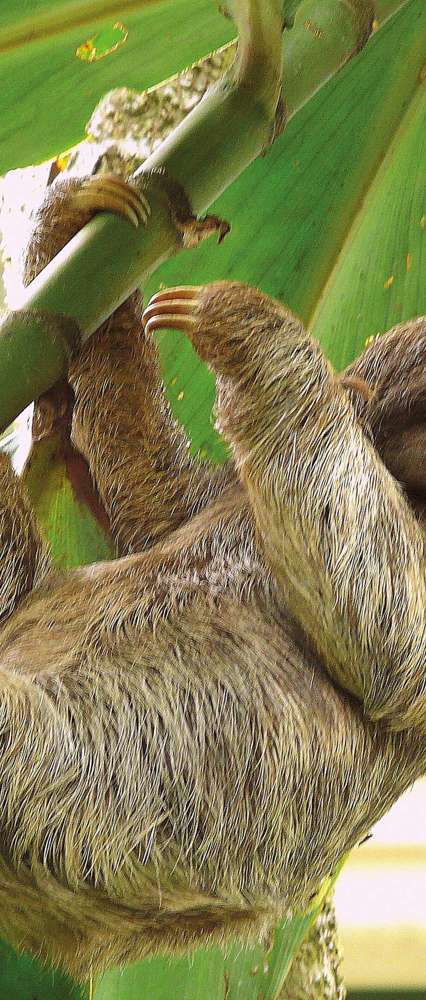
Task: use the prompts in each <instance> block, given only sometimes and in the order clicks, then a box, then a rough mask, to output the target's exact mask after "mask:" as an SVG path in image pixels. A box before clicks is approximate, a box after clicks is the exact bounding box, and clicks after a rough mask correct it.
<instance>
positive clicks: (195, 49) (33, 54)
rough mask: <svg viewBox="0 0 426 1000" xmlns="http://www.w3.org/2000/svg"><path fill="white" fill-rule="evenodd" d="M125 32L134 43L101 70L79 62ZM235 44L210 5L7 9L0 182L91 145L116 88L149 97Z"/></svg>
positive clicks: (162, 2) (1, 46) (1, 18)
mask: <svg viewBox="0 0 426 1000" xmlns="http://www.w3.org/2000/svg"><path fill="white" fill-rule="evenodd" d="M117 21H119V22H124V26H125V28H126V29H127V32H128V34H127V40H126V41H125V42H124V44H123V45H122V46H121V47H119V48H117V49H116V50H115V51H113V52H111V54H110V55H108V56H105V57H104V58H102V59H100V60H99V61H95V62H91V63H88V62H84V61H82V60H81V59H80V58H78V56H77V55H76V52H77V49H79V48H80V47H81V46H82V45H84V43H85V42H86V41H87V40H90V39H92V38H96V36H97V35H98V34H99V33H100V32H102V31H103V32H106V31H107V30H108V29H111V28H113V25H114V24H115V23H116V22H117ZM234 35H235V28H234V26H233V24H232V22H231V21H229V20H226V19H225V18H224V17H222V16H221V15H220V14H219V12H218V8H217V6H216V4H215V3H214V2H213V0H190V2H189V0H139V2H138V3H135V2H134V0H133V2H131V0H124V2H123V3H121V4H120V3H113V2H109V3H105V2H103V0H86V2H81V0H77V2H76V0H55V3H54V4H52V2H51V0H37V2H36V3H33V2H31V3H30V2H28V0H26V2H23V0H20V2H19V3H12V4H5V3H3V4H2V5H1V10H0V150H1V152H0V173H5V171H6V170H10V169H11V168H13V167H16V166H25V164H27V163H37V162H40V161H41V160H43V159H48V158H49V157H50V156H53V155H55V154H57V153H58V152H61V150H64V149H67V148H69V146H71V145H74V144H75V143H76V142H79V141H80V140H81V139H83V138H84V123H85V122H86V121H87V120H88V118H89V117H90V115H91V113H92V111H93V108H94V107H95V104H96V103H97V101H98V100H99V98H100V97H101V96H102V94H104V93H105V92H106V91H107V90H110V89H111V88H112V87H123V86H126V87H135V88H136V89H137V90H145V89H146V88H147V87H150V86H152V85H153V84H155V83H158V82H159V80H162V79H164V78H165V77H168V76H170V75H171V74H172V73H175V72H177V71H179V70H181V69H183V68H184V67H185V66H188V65H190V64H191V63H193V62H194V61H195V60H196V59H199V58H200V56H202V55H204V54H205V53H206V52H208V51H210V50H211V49H214V48H217V47H218V46H219V45H222V44H223V43H224V42H226V41H228V40H229V39H230V38H232V37H233V36H234Z"/></svg>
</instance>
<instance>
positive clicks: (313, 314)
mask: <svg viewBox="0 0 426 1000" xmlns="http://www.w3.org/2000/svg"><path fill="white" fill-rule="evenodd" d="M425 42H426V12H425V5H424V0H410V2H409V3H407V4H406V5H405V7H404V8H403V9H401V10H400V11H399V12H398V13H397V14H395V16H394V17H392V18H391V19H389V20H388V22H387V24H386V25H385V26H384V27H383V28H382V29H381V31H380V32H378V33H377V34H376V35H375V36H374V37H373V38H372V39H371V40H370V42H369V43H368V45H367V46H366V48H365V49H364V51H363V52H362V53H361V54H360V55H359V56H357V58H356V59H354V60H353V61H352V62H351V63H349V64H348V65H347V66H346V67H345V68H344V69H343V70H342V71H341V72H340V74H339V75H338V76H337V77H336V78H335V79H333V80H331V81H330V82H329V83H328V84H327V85H326V86H325V87H323V88H322V90H321V91H320V92H319V93H318V94H317V95H316V96H315V97H314V98H313V99H312V100H311V101H309V102H308V103H307V104H306V105H305V107H304V108H303V109H301V111H299V113H298V114H297V115H295V117H294V118H293V120H292V121H291V122H290V124H289V126H288V128H287V129H286V131H285V132H284V134H283V136H282V137H281V138H280V139H279V140H278V142H277V143H276V144H275V145H274V146H273V147H272V149H271V150H270V152H269V153H268V154H267V156H266V157H265V158H264V159H258V160H256V162H255V163H253V164H252V166H251V167H249V169H248V170H247V171H246V172H245V173H244V174H243V175H242V176H241V177H240V178H239V180H238V182H237V183H235V184H234V185H233V186H232V187H231V188H230V189H229V190H228V191H227V192H225V194H224V195H222V197H221V198H220V199H219V200H218V201H217V202H216V204H215V206H214V210H215V211H216V212H218V213H219V214H220V215H221V216H223V217H224V218H226V219H229V221H230V222H231V224H232V231H231V233H230V235H229V236H228V237H227V239H226V240H225V242H224V243H223V244H222V245H221V246H220V247H219V248H216V247H214V246H212V245H209V244H205V245H204V246H202V247H201V248H200V249H199V250H198V251H197V252H194V251H188V252H187V253H186V254H185V255H182V254H181V255H180V256H179V257H178V258H174V259H172V260H171V261H169V262H168V263H167V264H164V265H163V266H162V267H161V268H160V269H159V270H158V271H157V272H156V274H155V275H154V277H153V279H152V281H151V283H150V286H149V288H148V289H147V294H150V293H152V292H154V291H156V290H157V288H158V287H159V285H160V283H164V284H166V285H173V284H184V283H185V282H188V283H189V284H198V283H200V284H203V283H205V282H208V281H214V280H216V279H221V278H227V279H232V280H241V281H246V282H248V283H250V284H254V285H259V286H260V287H262V288H263V290H264V291H266V292H268V293H269V294H271V295H274V296H276V297H277V298H280V299H282V300H283V301H284V302H286V303H287V304H288V305H289V306H290V307H291V308H292V309H294V310H295V312H297V313H298V314H299V315H300V316H301V317H302V318H303V320H304V321H305V322H306V323H308V324H309V325H310V326H314V332H315V333H316V335H318V336H319V337H320V339H321V341H322V343H323V344H324V346H325V348H326V350H327V352H328V353H329V355H330V357H332V359H333V360H334V362H335V363H336V364H337V365H338V366H339V367H341V366H344V365H345V364H346V363H348V361H350V360H351V359H352V358H353V357H354V356H355V355H356V354H357V353H359V350H360V349H361V348H362V346H363V344H364V342H365V339H366V337H368V336H370V335H371V334H375V333H378V332H381V331H384V330H386V329H388V328H389V327H390V326H391V325H393V324H394V323H397V322H399V321H400V320H402V319H404V318H407V317H410V316H413V315H418V314H421V313H423V312H425V311H426V281H425V257H424V253H425V251H424V250H423V257H422V256H421V247H422V245H424V244H423V243H422V241H424V235H425V212H426V207H425V206H424V205H423V208H422V205H421V201H422V197H424V192H425V185H424V143H425V134H426V129H425V108H426V96H425V86H426V84H425V80H424V77H423V76H422V72H421V71H422V67H423V63H424V51H425ZM422 150H423V156H422ZM422 172H423V183H422ZM408 254H409V255H410V256H409V258H408V268H409V269H408V270H407V255H408ZM391 276H394V281H393V283H392V284H391V285H390V286H388V287H386V288H385V287H384V285H385V282H387V279H388V278H389V277H391ZM159 341H160V349H161V352H162V357H163V363H164V371H165V380H166V385H167V387H168V392H169V398H170V400H171V403H172V406H173V409H174V412H175V415H176V416H177V417H178V419H180V420H181V421H182V422H183V423H184V425H185V426H186V428H187V429H188V431H189V433H190V435H191V437H192V441H193V444H194V446H195V449H196V450H197V449H201V450H202V451H203V452H204V453H207V454H209V455H210V456H211V457H212V458H213V459H215V460H218V459H220V458H221V457H222V455H223V446H222V443H221V442H220V440H219V439H218V437H217V434H216V432H215V431H214V427H213V424H212V418H211V409H210V406H211V402H212V399H213V398H214V387H213V384H212V378H211V375H210V373H209V372H208V371H207V369H206V367H205V366H204V365H202V363H201V362H200V361H199V359H198V357H196V356H195V354H194V352H193V351H192V348H191V347H190V345H189V344H188V342H187V341H186V339H185V338H184V337H183V336H182V335H181V334H177V333H176V332H174V331H170V333H169V332H167V333H164V334H162V335H161V338H159Z"/></svg>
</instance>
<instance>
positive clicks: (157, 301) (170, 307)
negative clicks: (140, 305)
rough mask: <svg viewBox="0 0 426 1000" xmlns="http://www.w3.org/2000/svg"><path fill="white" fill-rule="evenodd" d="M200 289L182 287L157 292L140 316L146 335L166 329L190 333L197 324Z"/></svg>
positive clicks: (198, 287)
mask: <svg viewBox="0 0 426 1000" xmlns="http://www.w3.org/2000/svg"><path fill="white" fill-rule="evenodd" d="M201 289H202V286H196V285H182V286H180V287H178V288H168V289H166V290H165V291H162V292H157V294H156V295H154V296H153V297H152V299H151V300H150V302H149V304H148V306H147V307H146V309H145V310H144V313H143V316H142V322H143V325H144V328H145V331H146V333H153V332H154V330H166V329H167V330H170V329H172V330H183V332H184V333H190V332H191V330H193V329H194V328H195V327H196V326H197V323H198V320H197V316H196V313H197V309H198V304H199V298H198V293H199V292H200V291H201Z"/></svg>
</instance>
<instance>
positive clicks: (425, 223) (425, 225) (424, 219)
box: [420, 215, 426, 229]
mask: <svg viewBox="0 0 426 1000" xmlns="http://www.w3.org/2000/svg"><path fill="white" fill-rule="evenodd" d="M420 226H421V228H422V229H426V215H422V217H421V219H420Z"/></svg>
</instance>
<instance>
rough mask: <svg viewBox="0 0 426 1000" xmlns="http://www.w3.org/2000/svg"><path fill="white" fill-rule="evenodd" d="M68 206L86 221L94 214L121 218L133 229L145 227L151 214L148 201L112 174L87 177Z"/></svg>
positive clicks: (129, 184)
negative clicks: (83, 214) (101, 213)
mask: <svg viewBox="0 0 426 1000" xmlns="http://www.w3.org/2000/svg"><path fill="white" fill-rule="evenodd" d="M71 207H72V208H77V209H78V210H79V211H82V212H84V213H85V214H86V216H87V218H89V217H91V216H93V215H96V214H97V213H98V212H113V213H114V214H115V215H122V216H123V217H124V218H125V219H128V221H129V222H130V223H131V224H132V226H135V227H136V228H137V227H138V226H139V225H140V223H142V225H144V226H145V225H146V224H147V222H148V218H149V216H150V214H151V208H150V204H149V201H148V199H147V198H146V196H145V195H144V194H143V193H142V192H139V191H137V190H136V188H135V187H133V186H132V184H131V183H130V182H128V181H124V180H123V179H122V178H121V177H116V176H115V175H114V174H99V175H98V176H95V177H89V178H88V180H86V181H85V182H84V185H83V186H82V187H81V188H80V189H79V190H78V191H75V192H73V194H72V195H71Z"/></svg>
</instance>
